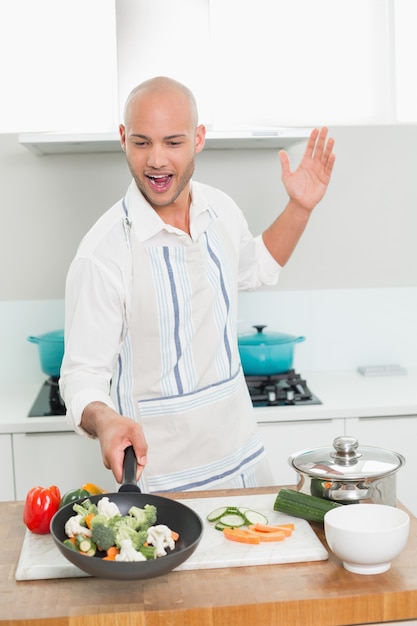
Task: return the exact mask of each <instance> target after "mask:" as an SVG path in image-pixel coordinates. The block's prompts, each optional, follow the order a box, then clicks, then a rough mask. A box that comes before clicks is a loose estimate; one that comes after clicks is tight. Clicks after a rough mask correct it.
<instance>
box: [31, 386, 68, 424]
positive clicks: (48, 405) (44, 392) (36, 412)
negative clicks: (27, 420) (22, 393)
mask: <svg viewBox="0 0 417 626" xmlns="http://www.w3.org/2000/svg"><path fill="white" fill-rule="evenodd" d="M58 381H59V378H55V377H54V376H51V377H50V378H48V379H47V380H45V382H44V383H43V385H42V387H41V389H40V391H39V393H38V395H37V397H36V400H35V402H34V403H33V405H32V408H31V409H30V411H29V413H28V417H45V416H52V415H65V413H66V408H65V404H64V401H63V399H62V398H61V394H60V393H59V386H58Z"/></svg>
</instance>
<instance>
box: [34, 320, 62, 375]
mask: <svg viewBox="0 0 417 626" xmlns="http://www.w3.org/2000/svg"><path fill="white" fill-rule="evenodd" d="M27 339H28V341H30V342H31V343H36V344H37V345H38V350H39V359H40V362H41V369H42V371H43V372H44V374H47V375H48V376H52V377H53V378H59V375H60V371H61V363H62V359H63V356H64V331H63V330H53V331H51V332H49V333H45V334H44V335H38V336H35V337H34V336H30V337H28V338H27Z"/></svg>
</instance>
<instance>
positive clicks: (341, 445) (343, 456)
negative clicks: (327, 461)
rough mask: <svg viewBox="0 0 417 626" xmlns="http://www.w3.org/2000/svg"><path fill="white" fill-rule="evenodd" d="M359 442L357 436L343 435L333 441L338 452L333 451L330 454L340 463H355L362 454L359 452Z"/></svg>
mask: <svg viewBox="0 0 417 626" xmlns="http://www.w3.org/2000/svg"><path fill="white" fill-rule="evenodd" d="M358 446H359V442H358V440H357V439H356V437H348V436H341V437H336V439H334V441H333V447H334V449H335V450H336V452H331V453H330V456H331V457H332V458H333V459H334V460H335V463H337V464H338V465H354V464H355V463H357V462H358V459H359V458H360V457H361V456H362V455H361V454H360V452H357V448H358Z"/></svg>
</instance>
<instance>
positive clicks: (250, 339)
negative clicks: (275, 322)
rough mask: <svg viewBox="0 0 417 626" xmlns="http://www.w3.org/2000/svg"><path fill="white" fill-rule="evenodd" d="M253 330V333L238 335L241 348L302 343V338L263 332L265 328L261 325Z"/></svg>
mask: <svg viewBox="0 0 417 626" xmlns="http://www.w3.org/2000/svg"><path fill="white" fill-rule="evenodd" d="M253 328H254V329H255V331H249V332H247V333H241V334H239V336H238V342H239V344H240V345H241V346H263V345H277V344H281V343H295V342H299V341H304V337H295V336H294V335H287V334H285V333H279V332H269V331H268V332H264V328H266V326H265V325H263V324H257V325H255V326H253Z"/></svg>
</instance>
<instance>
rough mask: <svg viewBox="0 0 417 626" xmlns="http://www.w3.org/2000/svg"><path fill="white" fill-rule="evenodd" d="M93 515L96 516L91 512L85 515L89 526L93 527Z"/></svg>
mask: <svg viewBox="0 0 417 626" xmlns="http://www.w3.org/2000/svg"><path fill="white" fill-rule="evenodd" d="M93 517H94V513H90V515H86V516H85V517H84V521H85V523H86V524H87V528H90V529H91V520H92V519H93Z"/></svg>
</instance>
